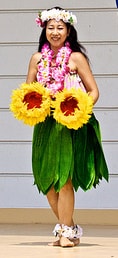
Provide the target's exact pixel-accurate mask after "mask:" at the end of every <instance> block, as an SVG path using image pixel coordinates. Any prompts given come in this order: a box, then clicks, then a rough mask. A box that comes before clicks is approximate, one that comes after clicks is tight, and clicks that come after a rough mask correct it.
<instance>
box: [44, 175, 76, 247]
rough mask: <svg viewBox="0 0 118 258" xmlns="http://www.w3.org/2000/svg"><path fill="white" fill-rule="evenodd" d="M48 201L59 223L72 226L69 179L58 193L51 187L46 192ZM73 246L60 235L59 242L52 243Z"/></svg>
mask: <svg viewBox="0 0 118 258" xmlns="http://www.w3.org/2000/svg"><path fill="white" fill-rule="evenodd" d="M47 199H48V202H49V204H50V206H51V208H52V210H53V212H54V213H55V215H56V217H57V218H58V220H59V223H60V224H65V225H67V226H69V227H70V226H73V225H74V223H73V218H72V217H73V211H74V191H73V187H72V183H71V180H68V182H67V183H66V184H65V185H64V187H62V189H61V190H60V192H59V193H56V192H55V190H54V188H52V189H51V190H50V191H49V192H48V194H47ZM59 244H60V245H61V246H73V245H74V243H73V242H72V241H70V240H69V239H68V238H65V237H61V238H60V243H59V241H56V242H55V243H53V245H59Z"/></svg>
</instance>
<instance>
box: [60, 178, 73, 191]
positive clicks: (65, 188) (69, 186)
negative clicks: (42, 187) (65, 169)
mask: <svg viewBox="0 0 118 258" xmlns="http://www.w3.org/2000/svg"><path fill="white" fill-rule="evenodd" d="M68 191H73V186H72V182H71V180H70V179H69V180H68V181H67V183H66V184H65V185H64V186H63V187H62V188H61V190H60V192H65V193H66V192H68Z"/></svg>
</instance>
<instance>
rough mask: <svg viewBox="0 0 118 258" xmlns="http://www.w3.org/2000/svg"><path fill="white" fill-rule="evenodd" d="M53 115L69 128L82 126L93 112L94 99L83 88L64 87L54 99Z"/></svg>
mask: <svg viewBox="0 0 118 258" xmlns="http://www.w3.org/2000/svg"><path fill="white" fill-rule="evenodd" d="M52 108H53V109H54V110H53V117H54V118H55V120H56V121H57V122H58V123H61V124H63V125H65V126H67V127H68V128H69V129H72V128H73V129H75V130H77V129H78V128H80V127H82V126H83V124H86V123H87V122H88V120H89V118H90V116H91V114H92V108H93V99H92V97H91V96H89V95H88V93H85V92H83V91H82V90H81V89H75V88H71V89H66V88H65V89H64V90H63V91H61V92H58V93H56V95H55V100H54V101H52Z"/></svg>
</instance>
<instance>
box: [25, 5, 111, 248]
mask: <svg viewBox="0 0 118 258" xmlns="http://www.w3.org/2000/svg"><path fill="white" fill-rule="evenodd" d="M36 22H37V24H38V25H39V26H41V27H42V28H43V29H42V33H41V35H40V39H39V48H38V52H37V53H35V54H34V55H33V56H32V57H31V60H30V63H29V69H28V75H27V80H26V83H28V84H29V83H32V82H36V81H38V82H40V83H42V84H43V85H44V87H46V88H48V89H49V90H50V92H51V95H52V99H53V98H55V97H54V96H55V93H57V92H61V91H62V90H63V89H64V88H69V89H70V88H72V87H74V88H75V89H78V88H80V89H81V90H82V91H84V92H87V93H89V96H91V97H92V100H93V103H94V104H95V103H96V101H97V100H98V97H99V91H98V87H97V84H96V81H95V79H94V77H93V74H92V72H91V69H90V65H89V60H88V57H87V55H86V52H85V49H84V47H83V46H82V45H81V44H80V43H79V42H78V39H77V32H76V30H75V28H74V24H75V23H76V22H77V19H76V16H75V15H73V14H72V13H70V12H68V11H66V10H63V9H62V8H60V7H54V8H52V9H49V10H46V11H42V12H40V13H39V16H38V18H37V19H36ZM32 166H33V174H34V180H35V184H36V185H37V187H38V190H39V192H40V191H42V193H43V194H45V195H46V196H47V199H48V202H49V204H50V206H51V208H52V210H53V212H54V213H55V215H56V217H57V219H58V221H59V223H58V224H57V225H56V226H55V228H54V235H55V236H57V237H58V240H57V241H56V242H54V243H52V245H59V246H62V247H67V246H69V247H70V246H71V247H73V246H75V245H78V244H79V242H80V237H81V235H82V229H81V227H80V226H79V225H75V224H74V221H73V211H74V190H75V191H77V190H78V188H79V187H81V188H82V189H83V190H84V191H87V190H88V189H91V188H92V187H93V186H94V187H96V185H97V184H98V183H99V180H100V179H102V177H104V178H105V179H106V180H108V169H107V165H106V162H105V158H104V154H103V150H102V146H101V139H100V130H99V124H98V121H97V120H96V118H95V116H94V114H92V116H91V118H90V119H89V121H88V123H87V124H85V125H83V126H82V127H81V128H79V129H78V130H75V129H69V128H67V127H66V126H63V125H61V124H60V123H57V122H56V120H55V119H54V118H53V117H52V116H50V117H48V118H46V120H45V121H44V122H42V123H39V124H37V125H36V126H35V127H34V134H33V144H32Z"/></svg>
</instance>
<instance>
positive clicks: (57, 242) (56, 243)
mask: <svg viewBox="0 0 118 258" xmlns="http://www.w3.org/2000/svg"><path fill="white" fill-rule="evenodd" d="M48 245H49V246H60V240H57V241H55V242H52V243H49V244H48Z"/></svg>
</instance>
